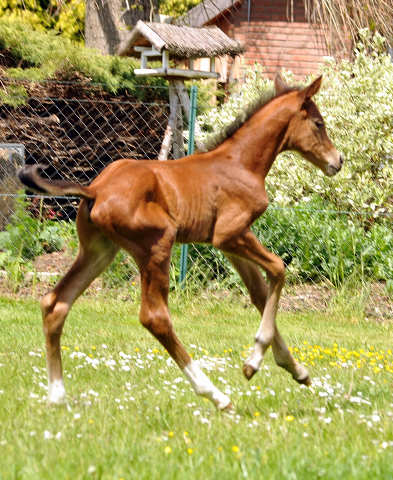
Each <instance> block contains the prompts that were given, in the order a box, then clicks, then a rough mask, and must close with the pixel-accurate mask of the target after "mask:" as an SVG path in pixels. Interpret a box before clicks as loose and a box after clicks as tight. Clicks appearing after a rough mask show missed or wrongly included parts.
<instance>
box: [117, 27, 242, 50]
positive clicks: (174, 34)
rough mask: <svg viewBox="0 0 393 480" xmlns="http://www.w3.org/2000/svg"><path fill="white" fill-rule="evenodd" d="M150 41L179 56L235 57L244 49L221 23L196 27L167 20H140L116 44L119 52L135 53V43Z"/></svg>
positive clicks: (144, 44)
mask: <svg viewBox="0 0 393 480" xmlns="http://www.w3.org/2000/svg"><path fill="white" fill-rule="evenodd" d="M147 42H148V43H150V44H151V45H152V46H153V47H154V48H155V49H156V50H157V51H158V52H162V51H163V50H167V51H169V53H170V54H172V56H176V57H179V58H190V57H194V58H195V57H200V58H201V57H210V58H211V57H220V56H222V55H230V56H231V57H235V56H236V55H239V54H241V53H243V52H244V47H243V45H242V44H241V43H240V42H238V41H237V40H234V39H232V38H229V37H228V36H227V35H226V34H225V33H224V32H223V31H222V30H220V29H219V28H218V27H216V26H213V27H204V28H194V27H188V26H185V25H171V24H168V23H150V22H142V21H141V20H139V21H138V23H137V24H136V27H135V28H134V29H133V30H132V31H131V32H130V34H129V36H128V37H127V38H126V39H125V40H124V41H123V42H122V43H121V44H119V45H118V47H117V53H118V54H119V55H122V56H125V55H135V54H137V52H136V51H135V49H134V47H135V46H137V45H139V46H147V45H148V43H147Z"/></svg>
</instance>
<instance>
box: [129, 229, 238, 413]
mask: <svg viewBox="0 0 393 480" xmlns="http://www.w3.org/2000/svg"><path fill="white" fill-rule="evenodd" d="M152 237H153V235H149V240H150V241H152ZM173 240H174V234H172V233H171V232H170V231H169V229H168V230H167V231H166V232H165V234H164V236H162V235H161V236H160V237H159V238H157V241H156V242H155V243H154V245H151V246H150V248H149V249H148V250H147V249H146V247H145V249H144V255H141V254H139V255H138V265H139V268H140V272H141V282H142V286H141V288H142V291H141V293H142V299H141V311H140V320H141V323H142V325H143V326H144V327H145V328H147V329H148V330H149V331H150V332H151V333H152V334H153V335H154V336H155V337H156V338H157V340H158V341H159V342H160V343H161V344H162V345H163V346H164V347H165V348H166V350H167V351H168V353H169V354H170V355H171V357H172V358H173V359H174V360H175V362H176V363H177V365H178V366H179V368H180V369H181V370H182V371H183V373H184V375H185V376H186V377H187V379H188V380H189V382H190V383H191V385H192V387H193V388H194V391H195V393H196V394H197V395H200V396H202V397H205V398H208V399H209V400H211V401H212V402H213V403H214V405H215V406H216V407H217V408H218V409H219V410H223V409H231V408H232V406H231V403H230V400H229V398H228V397H227V396H226V395H224V394H223V393H222V392H220V391H219V390H218V389H217V388H216V387H215V386H214V385H213V384H212V383H211V381H210V380H209V379H208V378H207V376H206V375H205V374H204V373H203V372H202V370H201V369H200V368H199V367H198V366H197V365H196V364H195V363H194V362H193V361H192V359H191V358H190V356H189V355H188V353H187V352H186V350H185V349H184V347H183V345H182V344H181V343H180V341H179V339H178V338H177V335H176V333H175V330H174V328H173V325H172V321H171V318H170V314H169V309H168V291H169V268H170V256H171V248H172V245H173ZM153 252H154V253H153Z"/></svg>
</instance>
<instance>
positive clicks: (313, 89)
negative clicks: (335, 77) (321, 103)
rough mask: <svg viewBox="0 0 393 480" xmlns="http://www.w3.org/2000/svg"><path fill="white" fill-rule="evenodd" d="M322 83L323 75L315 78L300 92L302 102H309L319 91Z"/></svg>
mask: <svg viewBox="0 0 393 480" xmlns="http://www.w3.org/2000/svg"><path fill="white" fill-rule="evenodd" d="M321 85H322V75H321V76H320V77H318V78H317V79H315V80H314V81H313V82H312V83H311V85H309V86H308V87H306V88H304V89H303V90H301V91H300V92H299V98H300V99H301V101H302V104H305V103H307V102H308V101H309V100H310V99H311V98H312V97H313V96H314V95H315V94H317V93H318V91H319V89H320V88H321Z"/></svg>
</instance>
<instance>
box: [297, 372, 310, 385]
mask: <svg viewBox="0 0 393 480" xmlns="http://www.w3.org/2000/svg"><path fill="white" fill-rule="evenodd" d="M295 380H296V381H297V383H300V385H306V387H309V386H310V385H311V378H310V377H309V375H307V377H305V378H300V379H296V378H295Z"/></svg>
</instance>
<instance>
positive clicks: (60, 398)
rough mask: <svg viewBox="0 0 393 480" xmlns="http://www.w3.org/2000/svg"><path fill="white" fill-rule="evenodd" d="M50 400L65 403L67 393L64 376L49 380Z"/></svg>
mask: <svg viewBox="0 0 393 480" xmlns="http://www.w3.org/2000/svg"><path fill="white" fill-rule="evenodd" d="M48 401H49V402H50V403H55V404H62V403H65V401H66V393H65V388H64V384H63V379H62V378H60V379H57V380H54V381H53V382H49V389H48Z"/></svg>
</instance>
